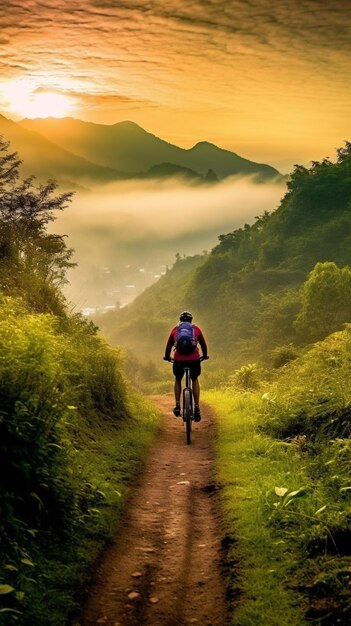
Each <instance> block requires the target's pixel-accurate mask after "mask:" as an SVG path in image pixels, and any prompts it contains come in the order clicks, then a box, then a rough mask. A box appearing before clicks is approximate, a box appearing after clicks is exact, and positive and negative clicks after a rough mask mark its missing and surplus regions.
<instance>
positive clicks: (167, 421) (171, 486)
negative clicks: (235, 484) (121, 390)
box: [74, 396, 227, 626]
mask: <svg viewBox="0 0 351 626" xmlns="http://www.w3.org/2000/svg"><path fill="white" fill-rule="evenodd" d="M153 400H154V402H155V403H156V404H157V405H158V407H159V408H160V409H161V410H162V412H163V413H164V421H163V426H162V429H161V432H160V434H159V437H158V438H157V441H156V443H155V444H154V445H153V447H152V450H151V451H150V454H149V457H148V460H147V462H146V465H145V469H144V472H143V473H142V475H141V476H140V477H139V478H138V480H137V482H136V484H135V486H134V487H133V488H132V490H131V496H130V500H129V505H128V508H127V511H126V514H125V516H124V519H123V521H122V523H121V525H120V529H119V532H118V536H117V538H116V542H115V543H114V544H113V545H112V546H111V547H110V548H109V549H108V550H107V551H106V554H105V556H104V558H103V559H102V561H101V563H100V565H99V566H98V569H97V572H96V577H95V583H94V584H93V585H92V587H91V589H90V591H89V595H88V598H87V601H86V604H85V607H84V608H83V611H82V614H81V616H80V618H79V619H78V620H76V621H75V622H74V626H93V625H94V626H95V625H96V624H102V625H106V626H187V625H188V624H198V625H199V626H225V624H226V623H227V607H226V601H225V585H224V581H223V580H222V574H221V567H220V561H221V554H220V551H221V531H220V520H219V514H218V511H217V510H216V498H213V497H212V494H213V489H212V487H213V476H212V462H213V452H212V443H213V438H214V436H215V425H214V422H213V418H212V417H211V411H210V409H209V408H207V407H205V406H203V410H202V415H203V419H202V421H201V423H200V424H194V430H193V437H192V439H193V443H192V445H190V446H187V445H186V444H185V433H184V430H183V425H182V422H181V418H178V419H176V418H175V417H174V416H173V413H172V411H171V408H172V399H171V397H166V396H160V397H157V398H154V399H153Z"/></svg>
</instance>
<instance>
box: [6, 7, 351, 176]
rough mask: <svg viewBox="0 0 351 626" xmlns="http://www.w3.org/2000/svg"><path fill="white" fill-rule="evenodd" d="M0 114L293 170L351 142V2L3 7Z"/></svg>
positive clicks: (333, 152)
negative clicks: (104, 128)
mask: <svg viewBox="0 0 351 626" xmlns="http://www.w3.org/2000/svg"><path fill="white" fill-rule="evenodd" d="M0 49H1V55H0V111H1V112H2V113H3V114H4V115H5V116H7V117H10V118H12V119H14V120H18V119H21V118H22V117H36V116H45V115H66V114H67V115H71V116H72V117H76V118H79V119H83V120H86V121H91V122H97V123H104V124H113V123H116V122H119V121H122V120H126V119H129V120H132V121H134V122H136V123H138V124H140V125H141V126H142V127H143V128H145V129H146V130H148V131H149V132H152V133H154V134H156V135H157V136H159V137H161V138H163V139H166V140H168V141H170V142H172V143H175V144H177V145H179V146H182V147H185V148H188V147H191V146H192V145H194V144H195V143H197V142H198V141H203V140H206V141H211V142H213V143H215V144H217V145H219V146H221V147H224V148H227V149H230V150H233V151H235V152H237V153H238V154H240V155H241V156H244V157H246V158H249V159H252V160H256V161H261V162H265V163H270V164H272V165H275V166H276V167H278V168H279V169H280V170H281V171H283V172H285V171H289V169H290V168H291V165H292V164H293V163H307V162H309V161H310V160H312V159H319V158H323V157H324V156H330V157H331V158H333V156H334V155H335V148H336V147H338V146H341V145H342V144H343V141H344V140H345V139H350V138H351V137H350V135H351V133H350V123H349V113H350V110H351V81H350V67H351V63H350V61H351V58H350V56H351V55H350V52H351V0H275V1H273V0H202V1H200V0H187V1H185V0H121V1H119V0H86V1H81V0H55V1H51V0H46V1H45V2H44V1H38V0H7V1H6V2H2V3H1V6H0Z"/></svg>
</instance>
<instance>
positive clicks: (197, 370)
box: [173, 359, 201, 381]
mask: <svg viewBox="0 0 351 626" xmlns="http://www.w3.org/2000/svg"><path fill="white" fill-rule="evenodd" d="M184 367H188V368H189V369H190V378H191V380H196V378H197V377H198V376H200V374H201V363H200V359H197V360H196V361H174V363H173V374H174V376H175V377H176V379H177V380H179V381H180V380H182V378H183V376H184Z"/></svg>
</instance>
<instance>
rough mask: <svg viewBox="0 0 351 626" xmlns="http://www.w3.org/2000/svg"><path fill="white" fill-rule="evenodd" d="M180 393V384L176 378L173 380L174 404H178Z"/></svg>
mask: <svg viewBox="0 0 351 626" xmlns="http://www.w3.org/2000/svg"><path fill="white" fill-rule="evenodd" d="M181 393H182V383H181V382H180V380H178V378H175V379H174V398H175V401H176V404H179V403H180V394H181Z"/></svg>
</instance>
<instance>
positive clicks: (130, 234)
mask: <svg viewBox="0 0 351 626" xmlns="http://www.w3.org/2000/svg"><path fill="white" fill-rule="evenodd" d="M284 192H285V186H284V185H282V184H279V185H278V184H276V185H274V184H264V185H263V184H262V185H257V184H254V183H253V182H252V181H251V180H250V179H246V178H240V179H227V180H226V181H224V182H222V183H219V184H217V185H213V186H207V185H206V186H205V185H204V186H189V185H186V184H180V183H179V181H175V180H173V181H167V182H165V181H150V182H145V181H142V182H141V181H140V182H137V183H135V182H134V181H133V183H131V182H121V183H118V184H113V185H107V186H105V187H104V188H102V189H101V188H99V190H96V191H93V192H91V193H86V194H85V193H78V194H77V195H76V197H75V199H74V201H73V203H72V205H71V207H70V208H69V209H67V210H66V211H65V213H63V214H60V215H59V216H58V219H57V221H56V222H55V224H54V226H53V228H54V229H55V231H56V232H60V233H65V234H67V235H68V240H67V242H68V245H69V246H72V247H73V248H74V249H75V260H76V261H77V262H78V267H77V268H76V269H75V270H73V272H71V274H70V280H71V287H70V288H69V289H68V294H69V298H70V299H71V300H72V301H73V302H75V303H76V304H77V306H78V307H81V306H89V305H91V306H96V305H97V304H99V305H101V306H104V305H106V304H108V303H110V301H111V298H112V301H113V300H115V299H116V294H120V295H119V296H118V299H119V300H120V301H121V302H122V304H124V303H125V302H127V301H128V300H130V299H132V297H134V296H135V295H137V293H138V292H140V290H141V289H143V288H144V287H146V286H147V285H148V284H150V283H151V282H153V281H154V280H155V276H157V275H159V274H160V273H161V272H162V268H165V266H167V265H168V266H169V265H172V264H173V262H174V260H175V255H176V253H180V254H181V255H183V254H186V255H193V254H197V253H202V252H203V251H204V250H209V249H211V248H212V247H213V246H214V245H216V243H217V240H218V235H220V234H223V233H227V232H231V231H233V230H235V229H236V228H239V227H241V226H243V225H244V224H245V223H252V222H253V221H254V219H255V216H257V215H260V214H262V213H263V212H264V211H266V210H268V211H272V210H274V209H275V208H276V207H277V206H278V204H279V201H280V198H281V197H282V195H283V194H284ZM133 286H134V287H133ZM133 289H134V290H133ZM107 294H110V295H109V296H108V295H107ZM111 294H112V295H111Z"/></svg>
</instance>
